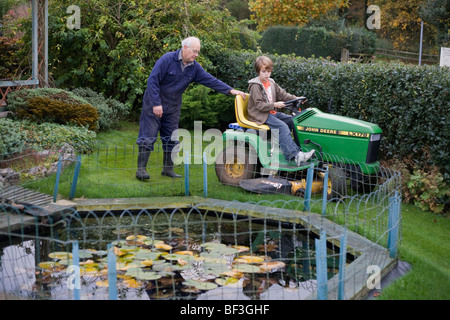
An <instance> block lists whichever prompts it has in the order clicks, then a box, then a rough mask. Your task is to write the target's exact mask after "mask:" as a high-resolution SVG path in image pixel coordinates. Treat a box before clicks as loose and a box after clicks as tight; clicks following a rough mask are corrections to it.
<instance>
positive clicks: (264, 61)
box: [255, 56, 273, 74]
mask: <svg viewBox="0 0 450 320" xmlns="http://www.w3.org/2000/svg"><path fill="white" fill-rule="evenodd" d="M263 67H264V68H265V69H266V70H268V71H272V70H273V62H272V60H270V58H269V57H266V56H259V57H258V58H256V60H255V70H256V73H257V74H259V72H260V71H261V69H262V68H263Z"/></svg>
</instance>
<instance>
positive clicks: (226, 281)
mask: <svg viewBox="0 0 450 320" xmlns="http://www.w3.org/2000/svg"><path fill="white" fill-rule="evenodd" d="M214 282H215V283H217V284H218V285H219V286H227V287H234V288H236V287H239V286H242V284H241V282H239V279H236V278H233V277H226V278H217V279H216V280H214Z"/></svg>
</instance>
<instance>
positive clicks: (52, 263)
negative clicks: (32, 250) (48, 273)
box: [38, 261, 59, 270]
mask: <svg viewBox="0 0 450 320" xmlns="http://www.w3.org/2000/svg"><path fill="white" fill-rule="evenodd" d="M58 265H59V263H57V262H55V261H43V262H40V263H38V267H39V268H42V269H46V270H52V269H53V268H55V267H57V266H58Z"/></svg>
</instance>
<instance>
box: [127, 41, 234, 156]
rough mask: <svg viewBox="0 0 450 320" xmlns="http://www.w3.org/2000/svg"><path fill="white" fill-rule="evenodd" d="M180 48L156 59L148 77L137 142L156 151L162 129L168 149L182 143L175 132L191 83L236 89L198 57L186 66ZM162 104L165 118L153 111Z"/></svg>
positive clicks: (218, 88)
mask: <svg viewBox="0 0 450 320" xmlns="http://www.w3.org/2000/svg"><path fill="white" fill-rule="evenodd" d="M180 50H181V49H179V50H177V51H173V52H168V53H166V54H164V55H163V56H162V57H161V58H160V59H159V60H158V61H156V63H155V66H154V67H153V70H152V72H151V73H150V76H149V78H148V80H147V89H146V90H145V93H144V97H143V102H142V111H141V118H140V121H139V126H140V127H139V135H138V139H137V141H136V143H137V144H138V145H139V147H145V148H146V149H148V150H150V151H153V145H154V143H155V141H156V139H157V137H158V131H159V135H160V138H161V141H162V145H163V150H164V151H165V152H170V151H172V149H173V147H174V146H175V145H176V144H178V143H179V141H172V140H171V136H172V133H173V132H174V131H175V130H176V129H178V122H179V120H180V111H181V102H182V101H181V100H182V95H183V92H184V91H185V90H186V88H187V87H188V86H189V84H190V83H192V82H196V83H199V84H202V85H204V86H207V87H209V88H211V89H213V90H215V91H217V92H219V93H223V94H228V93H229V92H230V90H232V88H231V87H230V86H229V85H227V84H225V83H223V82H222V81H220V80H218V79H216V78H214V77H213V76H212V75H210V74H209V73H207V72H206V71H205V70H204V69H203V68H202V66H201V65H200V64H199V63H198V62H197V61H194V63H193V64H191V65H188V66H186V68H184V70H182V67H181V60H180V59H179V56H180ZM160 105H162V107H163V114H162V117H161V118H159V117H157V116H155V115H154V114H153V107H154V106H160Z"/></svg>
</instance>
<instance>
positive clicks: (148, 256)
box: [134, 251, 161, 260]
mask: <svg viewBox="0 0 450 320" xmlns="http://www.w3.org/2000/svg"><path fill="white" fill-rule="evenodd" d="M160 255H161V252H153V251H148V252H147V251H145V252H141V251H139V252H138V253H136V255H135V256H134V258H135V259H136V260H156V259H158V257H159V256H160Z"/></svg>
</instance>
